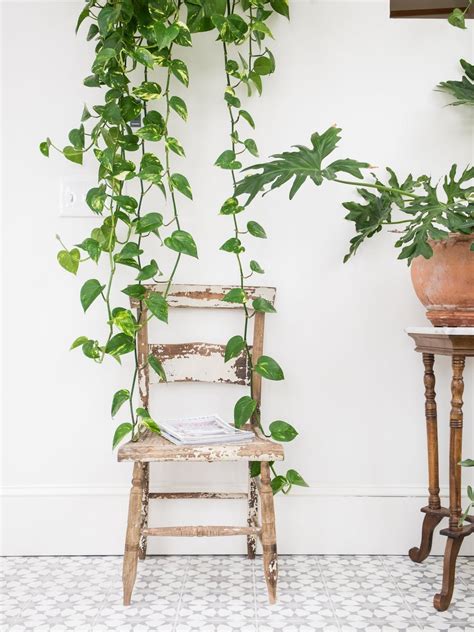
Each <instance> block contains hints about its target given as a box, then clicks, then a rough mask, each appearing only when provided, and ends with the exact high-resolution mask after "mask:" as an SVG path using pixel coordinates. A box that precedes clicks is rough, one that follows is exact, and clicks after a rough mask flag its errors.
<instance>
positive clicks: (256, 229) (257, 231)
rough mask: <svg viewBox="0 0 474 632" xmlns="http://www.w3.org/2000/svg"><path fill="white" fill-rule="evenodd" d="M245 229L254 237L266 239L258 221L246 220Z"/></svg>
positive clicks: (265, 234)
mask: <svg viewBox="0 0 474 632" xmlns="http://www.w3.org/2000/svg"><path fill="white" fill-rule="evenodd" d="M247 230H248V231H249V233H250V234H251V235H253V236H254V237H259V238H260V239H266V238H267V233H266V232H265V230H264V228H263V227H262V226H261V225H260V224H259V223H258V222H248V223H247Z"/></svg>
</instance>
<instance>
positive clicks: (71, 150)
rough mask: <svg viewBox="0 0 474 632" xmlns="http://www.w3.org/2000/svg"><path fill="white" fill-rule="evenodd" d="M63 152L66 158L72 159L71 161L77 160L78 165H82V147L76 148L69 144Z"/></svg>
mask: <svg viewBox="0 0 474 632" xmlns="http://www.w3.org/2000/svg"><path fill="white" fill-rule="evenodd" d="M63 154H64V156H65V158H67V159H68V160H70V161H71V162H75V163H77V164H78V165H82V151H81V150H80V149H76V148H75V147H72V146H71V145H67V146H66V147H64V149H63Z"/></svg>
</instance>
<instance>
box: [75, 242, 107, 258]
mask: <svg viewBox="0 0 474 632" xmlns="http://www.w3.org/2000/svg"><path fill="white" fill-rule="evenodd" d="M76 245H77V247H78V248H81V250H84V251H85V252H87V254H88V255H89V257H90V258H91V259H92V261H95V262H96V263H97V261H99V257H100V253H101V252H102V249H101V247H100V244H99V242H98V241H97V240H96V239H92V238H91V237H87V238H86V239H84V241H83V242H82V244H76Z"/></svg>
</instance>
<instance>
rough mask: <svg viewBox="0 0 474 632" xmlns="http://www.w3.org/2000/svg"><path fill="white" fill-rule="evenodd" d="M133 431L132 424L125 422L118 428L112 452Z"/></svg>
mask: <svg viewBox="0 0 474 632" xmlns="http://www.w3.org/2000/svg"><path fill="white" fill-rule="evenodd" d="M132 430H133V427H132V424H131V423H129V422H125V423H123V424H120V426H117V428H116V430H115V434H114V438H113V440H112V450H115V448H116V447H117V446H118V444H119V443H120V442H121V441H122V439H124V438H125V437H126V436H127V435H128V434H130V433H131V432H132Z"/></svg>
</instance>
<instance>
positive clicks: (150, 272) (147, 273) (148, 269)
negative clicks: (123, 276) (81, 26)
mask: <svg viewBox="0 0 474 632" xmlns="http://www.w3.org/2000/svg"><path fill="white" fill-rule="evenodd" d="M157 274H158V264H157V263H156V261H155V260H154V259H152V260H151V261H150V263H149V264H148V265H146V266H143V268H142V269H141V270H140V272H139V273H138V276H137V281H146V280H147V279H152V278H153V277H154V276H156V275H157Z"/></svg>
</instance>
